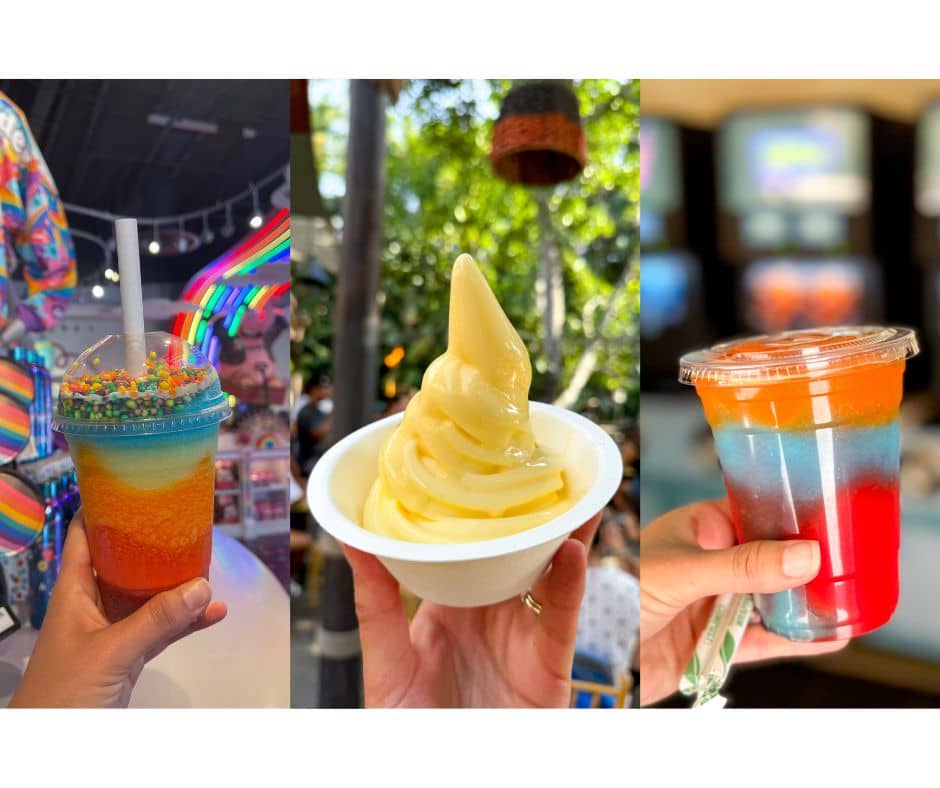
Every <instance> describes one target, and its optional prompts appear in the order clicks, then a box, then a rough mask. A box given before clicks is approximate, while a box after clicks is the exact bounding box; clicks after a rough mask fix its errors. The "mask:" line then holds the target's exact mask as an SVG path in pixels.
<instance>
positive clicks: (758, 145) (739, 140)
mask: <svg viewBox="0 0 940 788" xmlns="http://www.w3.org/2000/svg"><path fill="white" fill-rule="evenodd" d="M868 132H869V119H868V117H867V116H866V115H865V114H864V113H863V112H862V111H860V110H857V109H853V108H849V107H844V108H840V107H832V108H818V109H801V110H780V111H764V112H743V113H738V114H735V115H732V116H731V117H730V118H728V119H727V120H726V121H725V122H724V123H723V124H722V126H721V129H720V130H719V133H718V167H719V174H718V186H719V190H718V191H719V201H720V203H721V207H722V208H723V209H724V210H725V211H726V212H728V213H732V214H739V215H741V214H748V213H751V212H753V211H756V210H759V209H761V208H787V209H798V210H804V209H815V210H822V211H824V212H825V211H832V212H834V213H839V214H852V215H854V214H858V213H861V212H863V211H864V210H865V208H866V207H867V206H868V202H869V178H870V173H869V160H870V151H869V133H868ZM824 215H825V214H824ZM768 221H769V220H768Z"/></svg>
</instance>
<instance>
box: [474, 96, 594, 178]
mask: <svg viewBox="0 0 940 788" xmlns="http://www.w3.org/2000/svg"><path fill="white" fill-rule="evenodd" d="M586 161H587V155H586V151H585V141H584V131H583V130H582V129H581V116H580V115H579V114H578V99H577V97H576V96H575V95H574V92H573V91H572V88H571V83H570V82H568V81H566V80H540V81H536V82H523V83H519V84H516V85H515V86H514V87H513V88H512V90H510V91H509V93H508V94H507V95H506V98H505V99H503V105H502V107H501V108H500V113H499V119H498V120H497V121H496V126H495V127H494V129H493V148H492V150H491V151H490V162H491V163H492V165H493V170H494V171H495V172H496V174H497V175H498V176H499V177H501V178H503V179H505V180H507V181H509V182H510V183H521V184H523V185H525V186H553V185H555V184H556V183H561V182H562V181H567V180H571V179H572V178H574V177H576V176H577V175H578V174H579V173H580V172H581V170H583V169H584V165H585V162H586Z"/></svg>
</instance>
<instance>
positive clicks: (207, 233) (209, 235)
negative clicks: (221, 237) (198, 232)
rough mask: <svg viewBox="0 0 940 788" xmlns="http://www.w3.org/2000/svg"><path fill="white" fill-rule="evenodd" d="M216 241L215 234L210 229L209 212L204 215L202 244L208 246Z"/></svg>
mask: <svg viewBox="0 0 940 788" xmlns="http://www.w3.org/2000/svg"><path fill="white" fill-rule="evenodd" d="M214 240H215V233H214V232H212V230H210V229H209V212H208V211H206V212H205V213H204V214H203V215H202V242H203V243H204V244H206V246H208V245H209V244H211V243H212V242H213V241H214Z"/></svg>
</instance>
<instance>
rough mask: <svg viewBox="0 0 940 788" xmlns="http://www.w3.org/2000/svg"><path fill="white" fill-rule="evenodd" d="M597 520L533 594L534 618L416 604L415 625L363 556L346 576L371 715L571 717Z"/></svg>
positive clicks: (511, 603)
mask: <svg viewBox="0 0 940 788" xmlns="http://www.w3.org/2000/svg"><path fill="white" fill-rule="evenodd" d="M599 521H600V515H599V514H598V515H597V516H595V517H593V518H592V519H591V520H589V521H588V522H587V523H585V524H584V525H583V526H581V527H580V528H579V529H578V530H577V531H575V532H574V533H573V534H572V535H571V537H570V538H568V539H567V540H566V541H565V542H564V543H563V544H562V546H561V547H560V548H558V551H557V552H556V553H555V555H554V557H553V558H552V564H551V569H550V570H549V571H548V573H547V574H545V575H544V576H543V577H541V578H540V579H539V581H538V582H537V583H536V584H535V586H534V587H533V588H532V596H533V597H534V598H535V599H536V600H537V601H538V602H539V603H541V605H542V612H541V615H536V614H535V613H533V611H532V610H530V609H529V608H528V607H527V606H526V605H525V604H524V603H523V602H522V601H520V600H519V599H518V598H516V597H513V598H512V599H507V600H506V601H504V602H500V603H498V604H495V605H489V606H486V607H476V608H457V607H444V606H442V605H437V604H434V603H432V602H422V603H421V606H420V607H419V608H418V612H417V614H416V615H415V617H414V620H413V621H412V622H411V624H410V626H409V623H408V618H407V616H406V615H405V609H404V605H403V604H402V599H401V596H400V594H399V587H398V581H396V580H395V578H394V577H392V575H391V574H389V572H388V570H386V569H385V567H384V566H382V564H381V562H380V561H379V560H378V559H377V558H376V557H375V556H372V555H369V554H368V553H363V552H361V551H359V550H355V549H354V548H351V547H349V546H347V545H344V546H343V551H344V552H345V554H346V558H347V560H348V561H349V563H350V565H351V566H352V570H353V579H354V581H355V587H356V613H357V615H358V617H359V634H360V638H361V640H362V661H363V677H364V684H365V696H366V697H365V701H366V706H368V707H378V706H382V707H420V708H430V707H448V708H459V707H482V708H503V707H520V706H542V707H567V706H568V704H569V702H570V697H571V668H572V663H573V661H574V644H575V637H576V635H577V632H578V612H579V610H580V607H581V598H582V597H583V596H584V583H585V574H586V572H587V548H588V546H589V545H590V544H591V541H592V539H593V538H594V531H595V530H596V529H597V524H598V522H599Z"/></svg>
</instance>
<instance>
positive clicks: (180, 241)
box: [176, 219, 187, 254]
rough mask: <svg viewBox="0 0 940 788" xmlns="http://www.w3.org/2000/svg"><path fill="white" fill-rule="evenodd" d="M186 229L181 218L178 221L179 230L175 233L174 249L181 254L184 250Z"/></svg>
mask: <svg viewBox="0 0 940 788" xmlns="http://www.w3.org/2000/svg"><path fill="white" fill-rule="evenodd" d="M186 247H187V244H186V230H185V228H184V227H183V220H182V219H180V221H179V232H178V233H177V235H176V251H177V252H179V253H180V254H182V253H183V252H185V251H186Z"/></svg>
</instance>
